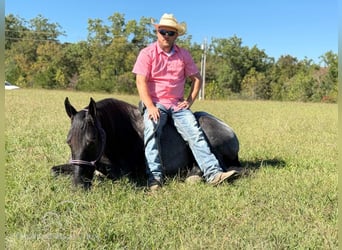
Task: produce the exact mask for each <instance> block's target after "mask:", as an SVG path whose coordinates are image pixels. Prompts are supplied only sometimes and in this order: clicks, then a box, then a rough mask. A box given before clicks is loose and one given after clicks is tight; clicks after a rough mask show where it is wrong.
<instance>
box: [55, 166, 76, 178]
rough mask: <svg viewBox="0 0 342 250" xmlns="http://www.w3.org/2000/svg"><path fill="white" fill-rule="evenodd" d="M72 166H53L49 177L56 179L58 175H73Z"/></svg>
mask: <svg viewBox="0 0 342 250" xmlns="http://www.w3.org/2000/svg"><path fill="white" fill-rule="evenodd" d="M74 168H75V167H74V165H72V164H62V165H57V166H53V167H52V168H51V175H52V176H53V177H57V176H58V175H72V174H73V173H74Z"/></svg>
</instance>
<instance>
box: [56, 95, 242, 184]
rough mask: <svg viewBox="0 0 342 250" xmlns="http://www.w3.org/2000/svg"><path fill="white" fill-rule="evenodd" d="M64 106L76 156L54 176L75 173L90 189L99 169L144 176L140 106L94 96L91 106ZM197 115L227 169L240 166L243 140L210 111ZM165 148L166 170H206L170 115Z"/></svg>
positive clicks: (163, 139) (110, 173)
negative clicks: (196, 158)
mask: <svg viewBox="0 0 342 250" xmlns="http://www.w3.org/2000/svg"><path fill="white" fill-rule="evenodd" d="M64 105H65V110H66V113H67V114H68V116H69V117H70V118H71V127H70V130H69V133H68V136H67V143H68V144H69V146H70V149H71V160H70V162H69V163H68V164H63V165H58V166H54V167H52V169H51V170H52V173H53V174H54V175H57V174H60V173H69V174H72V175H73V183H74V184H75V185H83V187H84V188H86V189H88V188H89V187H90V186H91V182H92V179H93V177H94V172H95V170H97V171H98V172H100V173H101V174H103V175H104V176H106V177H108V178H110V179H113V180H115V179H117V178H120V177H122V176H126V175H130V176H133V177H138V178H141V177H144V176H145V169H146V165H145V157H144V139H143V136H144V135H143V131H144V124H143V116H142V114H141V110H139V108H138V107H137V106H134V105H131V104H129V103H127V102H124V101H121V100H117V99H109V98H108V99H104V100H101V101H98V102H95V101H94V100H93V99H92V98H90V103H89V105H88V107H86V108H85V109H82V110H80V111H77V110H76V109H75V108H74V107H73V106H72V105H71V104H70V102H69V99H68V98H66V99H65V102H64ZM195 116H196V118H197V121H198V123H199V125H200V126H201V128H202V129H203V132H204V134H205V136H206V139H207V141H208V142H209V145H210V147H211V150H212V152H213V153H214V154H215V155H216V157H217V158H218V160H219V162H220V164H221V166H222V168H223V169H224V170H227V169H228V168H229V167H231V166H240V162H239V159H238V152H239V141H238V139H237V136H236V134H235V133H234V131H233V130H232V128H231V127H229V126H228V125H227V124H225V123H223V122H222V121H220V120H219V119H217V118H215V117H214V116H212V115H210V114H208V113H205V112H195ZM160 147H161V159H162V163H163V169H164V173H165V174H166V175H174V174H177V173H180V172H182V171H183V170H188V176H191V175H198V176H201V175H202V173H201V171H200V169H199V168H198V166H196V162H195V160H194V158H193V156H192V154H191V151H190V150H189V147H188V145H187V143H186V142H185V141H184V140H183V139H182V137H181V136H180V135H179V134H178V133H177V131H176V129H175V127H174V126H173V124H172V121H171V119H170V121H168V123H167V124H166V126H165V127H164V130H163V133H162V135H161V138H160Z"/></svg>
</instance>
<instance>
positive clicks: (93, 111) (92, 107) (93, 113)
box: [88, 97, 96, 117]
mask: <svg viewBox="0 0 342 250" xmlns="http://www.w3.org/2000/svg"><path fill="white" fill-rule="evenodd" d="M88 112H89V114H90V115H91V116H92V117H95V116H96V102H95V101H94V99H93V98H92V97H90V103H89V106H88Z"/></svg>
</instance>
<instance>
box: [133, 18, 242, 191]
mask: <svg viewBox="0 0 342 250" xmlns="http://www.w3.org/2000/svg"><path fill="white" fill-rule="evenodd" d="M154 26H155V28H156V33H157V41H156V42H154V43H152V44H151V45H149V46H148V47H146V48H144V49H142V50H141V51H140V53H139V55H138V58H137V60H136V62H135V65H134V68H133V73H135V74H136V84H137V89H138V92H139V96H140V99H141V101H142V102H143V104H144V106H145V107H146V109H145V111H144V125H145V131H144V138H145V145H146V146H145V158H146V163H147V171H146V172H147V175H148V186H149V188H150V190H152V191H154V190H157V189H159V188H160V187H161V186H162V183H163V173H162V166H161V159H160V154H159V150H158V144H159V143H158V138H159V137H160V133H161V131H162V128H163V126H164V125H165V124H166V121H167V119H168V117H171V118H172V119H173V121H174V125H175V127H176V129H177V131H178V133H179V134H180V135H181V136H182V137H183V139H184V140H185V141H187V142H188V144H189V147H190V149H191V151H192V153H193V155H194V157H195V159H196V161H197V163H198V165H199V167H200V169H201V170H202V172H203V177H204V178H205V180H206V181H207V182H208V183H209V184H212V185H217V184H220V183H222V182H223V181H225V180H228V179H229V178H231V177H233V176H235V175H236V174H238V171H237V170H231V171H228V172H223V170H222V168H221V167H220V165H219V162H218V160H217V159H216V157H215V155H214V154H213V153H212V152H211V151H210V148H209V146H208V144H207V142H206V140H205V137H204V134H203V132H202V130H201V128H200V127H199V125H198V123H197V121H196V118H195V116H194V115H193V113H192V112H191V111H190V109H189V108H190V107H191V105H192V104H193V103H194V101H195V100H196V97H197V95H198V92H199V90H200V88H201V85H202V77H201V75H200V73H199V71H198V68H197V66H196V64H195V63H194V61H193V59H192V57H191V55H190V53H189V52H188V51H187V50H185V49H183V48H180V47H178V46H177V45H176V44H175V40H176V39H177V37H178V36H181V35H184V34H185V32H186V24H185V23H178V22H177V20H176V18H175V17H174V16H173V14H164V15H163V16H162V17H161V19H160V22H159V24H154ZM187 77H189V78H190V79H191V82H192V85H191V90H190V93H189V96H188V97H187V98H186V99H184V85H185V80H186V78H187ZM155 130H157V136H154V132H155ZM158 135H159V136H158Z"/></svg>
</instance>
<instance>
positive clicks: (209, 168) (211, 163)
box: [144, 104, 223, 182]
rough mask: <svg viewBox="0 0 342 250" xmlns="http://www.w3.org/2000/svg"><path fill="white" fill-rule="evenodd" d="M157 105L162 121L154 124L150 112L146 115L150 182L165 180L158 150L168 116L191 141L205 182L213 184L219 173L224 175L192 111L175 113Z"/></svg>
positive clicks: (184, 136) (146, 155)
mask: <svg viewBox="0 0 342 250" xmlns="http://www.w3.org/2000/svg"><path fill="white" fill-rule="evenodd" d="M156 106H157V107H158V108H159V110H160V119H159V121H157V122H154V121H153V120H151V119H148V114H147V110H145V112H144V125H145V130H144V140H145V158H146V163H147V170H146V173H147V175H148V178H149V181H152V180H157V181H160V182H162V180H163V173H162V160H161V159H160V154H159V150H158V148H159V145H160V144H159V138H160V133H161V131H162V128H163V127H164V125H165V124H166V122H167V118H168V116H170V117H171V118H172V119H173V121H174V125H175V127H176V129H177V131H178V133H179V134H180V135H181V136H182V138H183V139H184V140H185V141H186V142H188V144H189V147H190V149H191V151H192V153H193V155H194V157H195V160H196V161H197V163H198V165H199V168H200V169H201V170H202V172H203V177H204V178H205V179H206V181H208V182H209V181H211V180H212V179H213V178H214V177H215V176H216V175H217V174H218V173H219V172H223V170H222V168H221V166H220V164H219V162H218V160H217V159H216V157H215V155H214V154H213V153H212V152H211V150H210V148H209V145H208V143H207V141H206V139H205V137H204V134H203V131H202V129H201V128H200V127H199V125H198V123H197V120H196V118H195V116H194V114H193V113H192V111H191V110H189V109H182V110H178V111H173V109H166V108H165V107H164V106H163V105H160V104H156Z"/></svg>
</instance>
